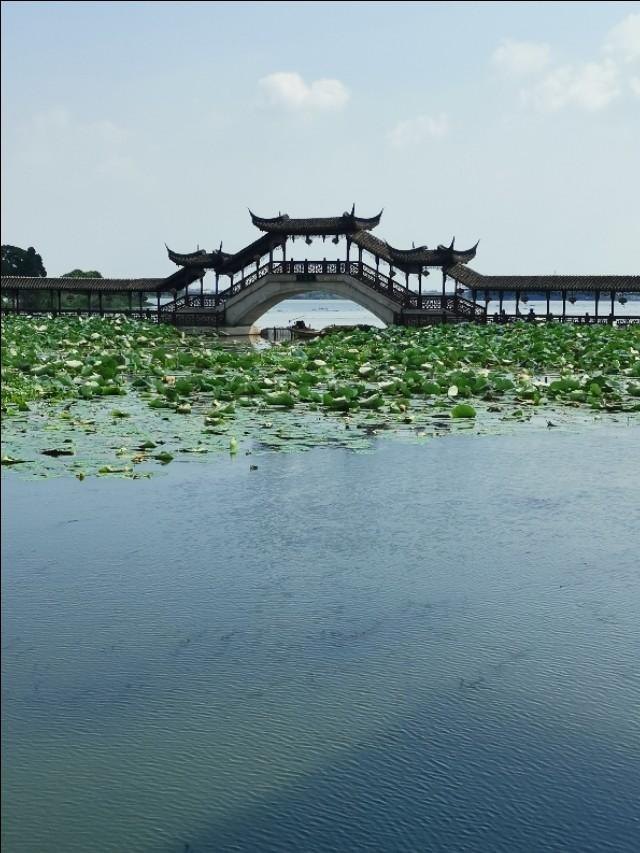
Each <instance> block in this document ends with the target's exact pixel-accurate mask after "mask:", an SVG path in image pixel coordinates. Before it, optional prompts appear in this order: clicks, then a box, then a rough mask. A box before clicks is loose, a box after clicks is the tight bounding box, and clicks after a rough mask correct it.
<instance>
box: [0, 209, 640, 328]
mask: <svg viewBox="0 0 640 853" xmlns="http://www.w3.org/2000/svg"><path fill="white" fill-rule="evenodd" d="M249 212H250V215H251V221H252V223H253V225H254V226H255V227H256V228H257V229H259V230H260V231H261V232H262V234H261V236H260V237H258V239H257V240H254V241H253V242H252V243H249V244H248V245H247V246H245V247H244V248H242V249H240V250H239V251H238V252H234V253H230V252H225V251H223V249H222V244H220V247H219V249H217V250H214V251H210V252H207V251H205V250H204V249H198V250H196V251H194V252H188V253H184V254H182V253H179V252H175V251H173V250H171V249H169V248H168V247H167V252H168V256H169V259H170V260H171V261H172V262H173V263H174V264H176V265H177V266H178V270H177V271H176V272H174V273H173V274H172V275H169V276H167V277H166V278H147V279H78V278H68V279H64V278H20V277H15V276H3V277H2V310H3V311H13V312H18V313H20V312H27V313H50V314H82V315H88V314H101V315H108V314H116V313H117V314H120V313H125V314H128V315H130V316H132V317H139V318H142V319H148V320H156V321H160V322H171V323H175V324H177V325H184V326H191V325H198V326H200V325H204V326H207V325H209V326H224V325H225V324H227V318H226V311H227V308H228V307H229V306H231V305H232V303H233V300H234V299H236V298H237V297H238V296H239V295H240V294H246V293H247V292H248V289H249V288H251V289H253V291H256V290H257V289H258V288H260V287H261V286H262V285H263V284H266V283H270V284H273V282H274V281H276V282H282V284H283V285H284V284H285V282H286V283H287V284H288V285H291V282H297V283H298V284H299V290H300V292H303V290H304V289H305V288H306V289H308V290H318V289H322V288H323V285H324V286H326V287H327V289H329V290H330V289H331V287H330V286H329V285H330V282H331V281H332V280H335V279H336V277H340V278H341V280H343V281H345V280H346V281H352V282H353V283H354V299H355V301H358V298H357V294H356V291H357V290H358V288H359V292H360V294H362V292H363V291H362V289H361V288H360V285H364V286H365V287H366V288H367V291H366V292H367V293H369V292H370V293H371V296H372V298H373V299H374V301H375V298H378V299H380V300H382V299H384V305H385V311H387V315H385V316H390V317H392V320H390V322H394V323H397V324H399V325H427V324H433V323H442V322H468V321H473V322H481V323H484V322H510V321H514V320H517V319H521V318H522V319H525V318H528V319H531V320H535V321H542V320H544V321H552V320H553V321H563V322H596V323H607V322H608V323H615V324H618V325H622V324H628V323H639V322H640V305H639V310H638V315H635V314H634V315H630V314H626V315H625V316H616V313H615V305H616V301H617V302H619V303H622V304H624V302H626V301H627V296H626V294H629V295H631V294H636V293H637V294H640V276H633V275H630V276H485V275H481V274H480V273H478V272H476V271H475V270H473V269H471V268H470V267H469V266H468V264H469V262H470V261H472V260H473V259H474V258H475V256H476V251H477V247H478V243H476V245H475V246H472V247H471V248H469V249H465V250H460V249H457V248H456V246H455V239H454V240H452V241H451V243H450V244H449V245H438V246H437V247H436V248H432V249H430V248H428V247H427V246H419V247H415V246H412V247H411V248H410V249H397V248H395V247H393V246H390V245H389V244H388V243H386V242H385V241H383V240H381V239H379V238H378V237H376V236H375V235H374V234H373V233H372V230H373V229H374V228H376V226H377V225H378V224H379V223H380V219H381V216H382V211H380V213H379V214H377V215H376V216H373V217H369V218H363V217H359V216H357V215H356V212H355V205H354V206H353V208H352V209H351V211H350V212H345V213H343V214H342V215H341V216H335V217H324V218H322V217H320V218H318V217H316V218H308V219H293V218H291V217H289V216H288V215H286V214H278V216H275V217H271V218H264V217H260V216H256V215H255V214H254V213H252V212H251V211H249ZM296 240H299V241H301V242H302V246H303V247H304V251H303V254H306V252H307V251H308V247H309V246H311V245H312V244H313V242H314V241H322V243H326V241H327V240H329V243H330V245H333V246H334V247H335V246H337V244H338V243H339V242H340V241H341V240H343V241H344V242H345V244H346V251H345V253H344V255H343V257H342V258H335V259H327V258H326V257H323V258H322V259H321V260H308V259H305V260H294V259H293V258H292V257H291V256H292V255H293V254H294V253H295V248H296V247H295V243H296ZM287 250H289V251H287ZM434 269H435V270H439V271H440V274H441V282H440V285H439V287H438V290H437V292H432V291H427V290H426V289H425V283H426V280H427V277H428V276H429V275H430V274H432V272H433V270H434ZM208 272H211V273H212V274H213V276H212V278H211V277H208V278H207V285H208V286H207V288H206V289H205V284H204V282H205V276H206V275H207V273H208ZM345 277H346V279H345ZM196 283H197V286H196V287H195V288H194V287H193V285H194V284H196ZM289 290H291V288H290V287H289ZM116 294H117V295H118V297H119V298H118V299H117V305H116V307H114V299H113V297H114V295H116ZM283 294H284V295H283V297H282V298H286V293H284V290H283ZM535 294H540V295H542V298H543V299H546V308H547V310H546V312H544V313H542V314H540V315H538V316H532V312H531V311H530V312H529V314H528V315H527V314H526V311H523V310H522V309H521V305H525V304H526V303H527V301H528V298H529V297H531V296H532V295H535ZM579 294H581V295H584V294H588V295H589V296H590V297H592V303H593V313H591V312H586V313H582V314H581V313H578V312H576V311H575V309H574V308H573V306H574V305H575V302H576V297H577V296H578V295H579ZM507 300H509V301H511V300H513V301H514V302H515V311H510V312H507V311H506V310H505V309H504V307H503V306H504V303H505V302H506V301H507ZM552 300H554V301H559V300H561V302H562V311H561V312H558V313H556V315H552V313H551V310H550V304H551V301H552ZM272 301H273V299H272ZM491 301H493V302H494V305H495V306H496V310H495V311H494V312H493V313H492V312H491V311H490V309H489V303H490V302H491ZM567 303H569V305H570V306H571V307H568V305H567ZM389 306H391V307H389ZM389 311H391V312H392V313H391V314H389Z"/></svg>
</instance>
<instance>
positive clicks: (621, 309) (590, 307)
mask: <svg viewBox="0 0 640 853" xmlns="http://www.w3.org/2000/svg"><path fill="white" fill-rule="evenodd" d="M482 304H484V303H482ZM503 305H504V310H505V311H507V312H509V313H515V310H516V303H515V302H513V301H508V300H505V301H504V303H503ZM550 307H551V311H552V313H553V314H555V315H556V316H560V315H561V314H562V301H553V300H552V301H551V303H550ZM530 308H533V310H534V311H535V313H536V314H538V315H539V316H544V315H545V314H546V313H547V303H546V301H545V300H542V301H535V300H533V299H531V300H529V302H528V303H527V304H526V305H525V304H524V303H521V305H520V311H521V313H522V314H525V315H526V314H528V313H529V309H530ZM497 310H498V303H497V301H496V300H494V301H492V302H490V303H489V313H490V314H493V313H494V312H495V311H497ZM587 311H588V312H589V313H590V314H591V316H592V317H593V316H594V303H593V302H589V301H586V300H585V301H579V302H576V304H575V305H571V304H570V303H567V313H568V314H579V315H584V314H585V312H587ZM609 311H610V303H609V302H608V301H607V300H601V301H600V314H601V315H602V316H606V315H608V314H609ZM615 313H616V316H619V317H625V316H629V315H631V314H635V315H638V314H640V302H638V301H632V300H630V301H629V302H627V303H626V304H625V305H619V304H618V303H617V302H616V305H615ZM294 320H304V321H305V323H306V324H307V325H308V326H310V327H311V328H312V329H324V327H325V326H331V325H336V326H339V325H340V326H350V325H355V324H357V323H368V324H369V325H371V326H384V323H382V322H381V321H380V320H378V318H377V317H375V316H374V315H373V314H371V312H369V311H366V310H365V309H364V308H361V307H360V306H359V305H356V303H355V302H350V301H348V300H346V299H287V300H285V301H283V302H280V303H279V304H278V305H276V306H274V307H273V308H272V309H271V310H270V311H267V313H266V314H264V315H263V316H262V317H261V318H260V320H259V321H258V323H257V325H258V327H259V328H268V327H273V326H288V325H289V324H290V323H292V322H293V321H294Z"/></svg>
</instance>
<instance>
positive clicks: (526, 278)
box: [447, 264, 640, 293]
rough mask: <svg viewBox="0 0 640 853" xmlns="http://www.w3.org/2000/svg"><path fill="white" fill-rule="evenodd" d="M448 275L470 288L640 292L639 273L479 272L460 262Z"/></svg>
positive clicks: (449, 270)
mask: <svg viewBox="0 0 640 853" xmlns="http://www.w3.org/2000/svg"><path fill="white" fill-rule="evenodd" d="M447 274H448V275H450V276H451V277H452V278H454V279H455V280H456V281H459V282H460V284H463V285H464V286H465V287H468V288H470V289H472V290H513V291H516V290H518V291H521V292H525V291H532V292H535V291H540V290H542V291H547V290H548V291H553V292H560V291H562V290H571V291H574V292H576V291H582V290H584V291H590V292H594V291H596V290H601V291H612V290H613V291H616V292H617V293H632V292H638V291H640V275H481V274H480V273H478V272H476V271H475V270H472V269H470V268H469V267H466V266H462V265H460V264H458V265H456V266H455V267H452V268H450V269H448V270H447Z"/></svg>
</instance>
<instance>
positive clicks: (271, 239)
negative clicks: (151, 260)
mask: <svg viewBox="0 0 640 853" xmlns="http://www.w3.org/2000/svg"><path fill="white" fill-rule="evenodd" d="M285 241H286V236H283V235H280V234H263V235H262V236H261V237H258V239H257V240H254V241H253V243H249V245H248V246H245V247H244V248H242V249H240V251H238V252H235V253H233V254H231V253H230V252H223V251H222V244H220V248H219V249H217V250H216V251H214V252H206V251H205V250H204V249H198V250H197V251H195V252H188V253H187V254H181V253H180V252H174V251H173V250H172V249H170V248H169V247H168V246H167V252H168V254H169V260H171V261H173V263H174V264H178V266H181V267H186V268H189V269H200V270H209V269H211V270H214V271H215V272H216V273H218V274H221V275H231V274H233V273H236V272H239V271H240V270H242V269H244V268H245V267H247V266H249V265H250V264H252V263H254V262H255V261H258V260H260V258H261V257H263V256H264V255H266V254H268V253H269V252H270V251H272V250H273V249H275V248H276V247H277V246H282V245H283V243H284V242H285Z"/></svg>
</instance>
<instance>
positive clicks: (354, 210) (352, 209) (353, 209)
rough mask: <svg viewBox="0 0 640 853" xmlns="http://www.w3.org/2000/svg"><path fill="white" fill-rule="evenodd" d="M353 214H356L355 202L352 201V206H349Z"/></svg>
mask: <svg viewBox="0 0 640 853" xmlns="http://www.w3.org/2000/svg"><path fill="white" fill-rule="evenodd" d="M355 215H356V203H355V201H354V202H353V206H352V207H351V216H355Z"/></svg>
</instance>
